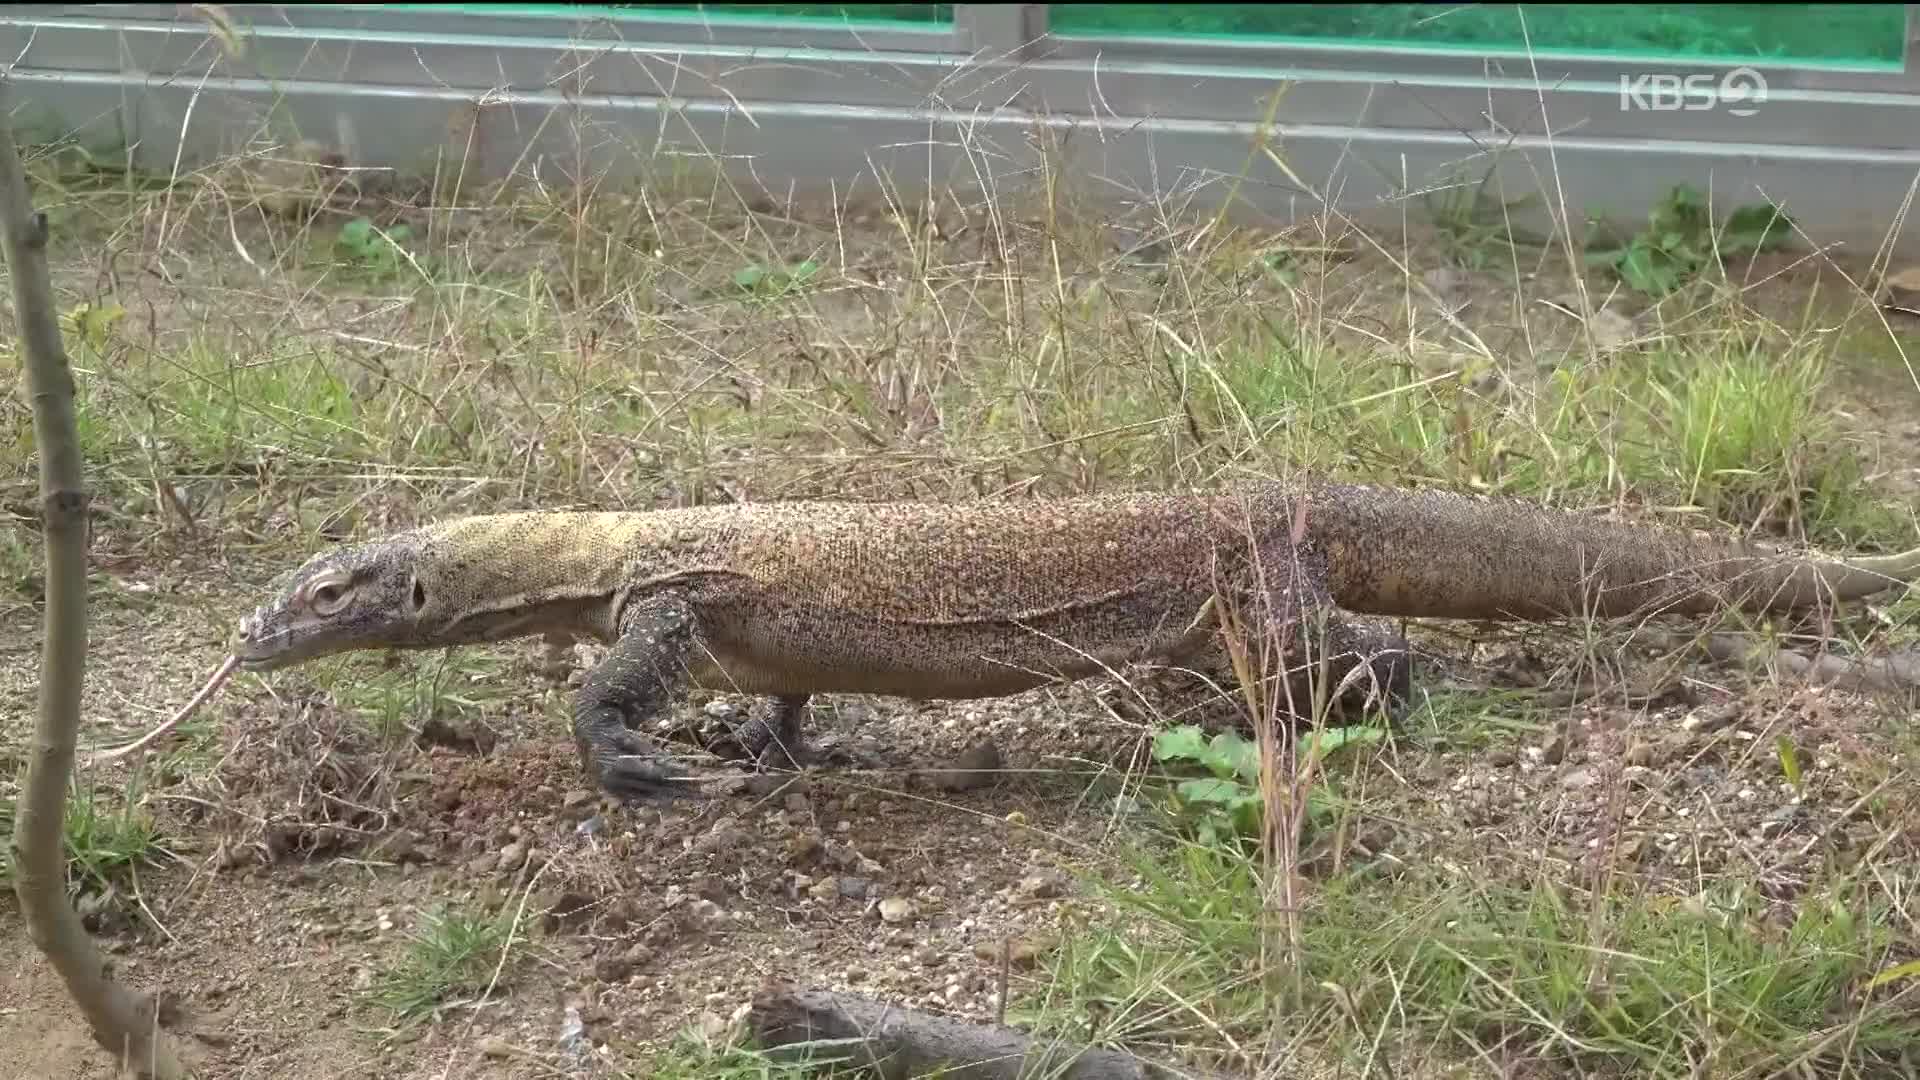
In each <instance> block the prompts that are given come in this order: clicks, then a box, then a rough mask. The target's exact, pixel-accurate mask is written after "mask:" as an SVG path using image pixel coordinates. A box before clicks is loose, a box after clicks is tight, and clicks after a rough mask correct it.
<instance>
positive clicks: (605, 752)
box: [592, 731, 708, 803]
mask: <svg viewBox="0 0 1920 1080" xmlns="http://www.w3.org/2000/svg"><path fill="white" fill-rule="evenodd" d="M592 762H593V766H594V771H595V776H594V781H595V782H596V783H597V784H599V786H600V789H601V790H602V791H605V792H606V793H607V794H609V795H612V796H614V797H615V798H617V799H620V800H622V801H623V802H629V803H634V802H654V801H658V800H661V799H674V798H698V797H701V796H703V795H704V792H702V791H701V789H700V781H701V780H703V779H708V777H706V776H703V775H702V774H701V772H700V770H699V769H698V768H697V767H696V766H694V765H693V764H692V763H690V762H687V761H684V760H682V759H680V758H675V757H670V756H668V755H665V754H662V753H660V751H659V750H658V749H657V748H655V747H654V746H653V745H652V744H651V743H649V742H648V741H647V740H645V739H643V738H641V737H640V736H638V735H635V734H634V733H633V732H630V731H623V732H619V733H617V734H614V735H613V736H611V737H610V738H608V739H607V740H606V745H605V746H602V747H599V748H597V749H596V750H595V751H594V753H593V755H592Z"/></svg>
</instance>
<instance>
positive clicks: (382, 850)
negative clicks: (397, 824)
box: [369, 829, 427, 864]
mask: <svg viewBox="0 0 1920 1080" xmlns="http://www.w3.org/2000/svg"><path fill="white" fill-rule="evenodd" d="M369 854H371V855H372V856H373V857H374V858H376V859H389V860H391V861H393V862H395V863H403V864H404V863H408V862H426V861H427V860H426V856H425V855H423V854H422V853H421V851H420V836H419V834H418V833H416V832H414V831H413V830H412V829H395V830H394V831H392V832H390V833H388V834H387V835H385V836H383V837H381V838H380V840H379V842H378V843H375V844H374V845H373V850H372V851H371V852H369Z"/></svg>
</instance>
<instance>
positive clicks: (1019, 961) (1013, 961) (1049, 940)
mask: <svg viewBox="0 0 1920 1080" xmlns="http://www.w3.org/2000/svg"><path fill="white" fill-rule="evenodd" d="M1001 944H1002V943H1001V942H999V941H982V942H979V943H978V944H976V945H974V947H973V955H974V956H975V957H976V958H977V959H980V960H984V961H986V962H988V963H991V964H998V963H999V962H1000V948H1001ZM1005 945H1006V949H1007V965H1008V966H1009V967H1012V968H1015V969H1017V970H1025V969H1027V968H1031V967H1033V966H1034V965H1035V964H1037V963H1039V962H1040V958H1041V957H1043V956H1045V955H1047V954H1048V953H1050V952H1052V951H1053V950H1054V948H1055V947H1056V946H1058V945H1059V941H1058V940H1057V939H1055V938H1053V937H1050V936H1047V935H1044V934H1043V935H1034V936H1026V937H1016V938H1013V939H1011V940H1009V941H1006V942H1005Z"/></svg>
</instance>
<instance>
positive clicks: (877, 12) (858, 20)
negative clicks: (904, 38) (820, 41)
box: [383, 4, 953, 27]
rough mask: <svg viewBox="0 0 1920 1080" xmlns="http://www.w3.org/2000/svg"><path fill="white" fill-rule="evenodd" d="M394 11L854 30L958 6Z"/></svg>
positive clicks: (940, 22) (922, 21)
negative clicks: (646, 17)
mask: <svg viewBox="0 0 1920 1080" xmlns="http://www.w3.org/2000/svg"><path fill="white" fill-rule="evenodd" d="M383 6H385V7H387V8H391V9H392V10H394V11H448V10H452V11H459V12H464V13H466V14H469V15H541V16H547V17H551V18H567V19H619V18H634V17H637V16H643V15H665V16H672V17H676V18H695V17H698V18H700V19H703V20H705V21H706V22H710V23H716V24H720V23H729V22H731V23H760V24H763V25H764V24H766V23H782V22H792V23H804V24H808V25H813V24H818V23H821V22H828V23H833V24H834V25H849V24H850V25H853V26H901V25H905V26H914V27H924V26H947V25H951V24H952V23H953V5H952V4H386V5H383Z"/></svg>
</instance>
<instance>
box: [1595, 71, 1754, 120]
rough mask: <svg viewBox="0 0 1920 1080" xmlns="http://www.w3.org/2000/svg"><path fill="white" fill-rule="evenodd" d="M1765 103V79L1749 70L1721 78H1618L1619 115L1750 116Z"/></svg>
mask: <svg viewBox="0 0 1920 1080" xmlns="http://www.w3.org/2000/svg"><path fill="white" fill-rule="evenodd" d="M1766 102H1767V80H1766V78H1765V77H1764V76H1762V75H1761V74H1760V73H1759V72H1757V71H1755V70H1753V69H1752V68H1750V67H1737V68H1734V69H1733V70H1732V71H1729V72H1727V73H1726V74H1725V75H1717V76H1716V75H1707V74H1700V75H1666V74H1661V75H1622V76H1620V111H1621V112H1636V111H1640V112H1679V111H1681V110H1685V111H1687V112H1704V111H1706V110H1709V109H1721V110H1724V111H1725V112H1726V113H1727V114H1728V115H1729V116H1752V115H1753V114H1754V113H1755V112H1756V111H1758V107H1759V106H1761V105H1764V104H1766Z"/></svg>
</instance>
